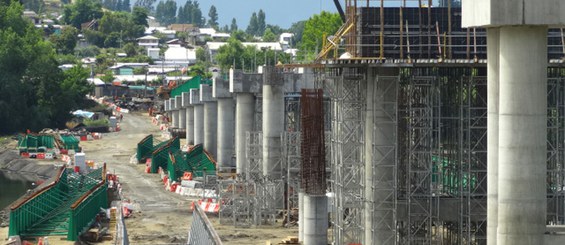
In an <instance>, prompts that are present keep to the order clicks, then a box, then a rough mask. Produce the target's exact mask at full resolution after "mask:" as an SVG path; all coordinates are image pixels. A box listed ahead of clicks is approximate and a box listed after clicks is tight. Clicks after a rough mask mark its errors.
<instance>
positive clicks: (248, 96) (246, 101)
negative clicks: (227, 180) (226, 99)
mask: <svg viewBox="0 0 565 245" xmlns="http://www.w3.org/2000/svg"><path fill="white" fill-rule="evenodd" d="M235 113H236V116H235V117H236V118H235V120H236V124H235V141H236V144H235V155H236V158H235V160H236V164H235V165H236V172H237V173H238V174H244V173H245V172H246V171H247V169H248V166H247V155H246V154H245V151H246V138H247V132H249V131H252V130H253V123H254V121H255V120H254V118H255V96H254V95H253V94H252V93H237V94H236V108H235Z"/></svg>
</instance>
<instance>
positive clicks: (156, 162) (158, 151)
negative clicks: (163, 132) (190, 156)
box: [151, 137, 180, 173]
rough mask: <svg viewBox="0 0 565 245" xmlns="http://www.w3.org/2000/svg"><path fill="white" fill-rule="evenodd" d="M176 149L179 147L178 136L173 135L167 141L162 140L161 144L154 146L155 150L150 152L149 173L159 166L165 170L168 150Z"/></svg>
mask: <svg viewBox="0 0 565 245" xmlns="http://www.w3.org/2000/svg"><path fill="white" fill-rule="evenodd" d="M178 149H180V139H179V137H173V138H172V139H170V140H168V141H164V142H162V145H160V146H158V147H155V150H154V151H153V152H152V153H151V173H157V170H159V167H161V168H162V169H163V170H166V169H167V160H168V159H169V151H171V150H178Z"/></svg>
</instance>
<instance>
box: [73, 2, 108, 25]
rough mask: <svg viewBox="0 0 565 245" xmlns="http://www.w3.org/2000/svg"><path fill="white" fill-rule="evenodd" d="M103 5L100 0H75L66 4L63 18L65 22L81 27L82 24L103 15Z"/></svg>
mask: <svg viewBox="0 0 565 245" xmlns="http://www.w3.org/2000/svg"><path fill="white" fill-rule="evenodd" d="M102 15H103V13H102V5H101V4H100V2H98V1H91V0H75V1H73V4H68V5H65V8H64V10H63V20H64V21H65V23H67V24H69V25H72V26H74V27H75V28H77V29H80V27H81V24H82V23H85V22H88V21H91V20H94V19H100V18H101V17H102Z"/></svg>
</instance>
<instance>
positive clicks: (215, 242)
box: [187, 205, 222, 245]
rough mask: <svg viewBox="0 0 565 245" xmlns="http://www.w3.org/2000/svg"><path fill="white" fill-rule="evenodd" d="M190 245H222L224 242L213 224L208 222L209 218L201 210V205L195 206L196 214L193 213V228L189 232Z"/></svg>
mask: <svg viewBox="0 0 565 245" xmlns="http://www.w3.org/2000/svg"><path fill="white" fill-rule="evenodd" d="M187 242H188V245H198V244H210V245H221V244H222V241H221V240H220V237H219V236H218V234H217V233H216V230H214V227H213V226H212V223H210V220H208V216H206V214H205V213H204V211H203V210H202V209H201V208H200V206H199V205H194V212H193V213H192V226H191V227H190V231H189V232H188V241H187Z"/></svg>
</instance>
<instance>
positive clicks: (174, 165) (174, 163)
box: [167, 144, 216, 181]
mask: <svg viewBox="0 0 565 245" xmlns="http://www.w3.org/2000/svg"><path fill="white" fill-rule="evenodd" d="M167 163H168V164H167V170H168V172H169V179H170V180H173V181H178V180H179V179H180V178H181V177H182V176H183V174H184V172H190V173H192V176H194V177H202V176H204V175H215V174H216V162H215V160H214V159H212V157H210V155H209V154H208V153H207V152H206V151H205V150H204V147H203V146H202V144H198V145H195V146H193V147H192V148H191V149H189V151H188V153H186V154H185V153H183V152H182V151H180V150H175V151H171V152H170V153H169V159H168V162H167Z"/></svg>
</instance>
